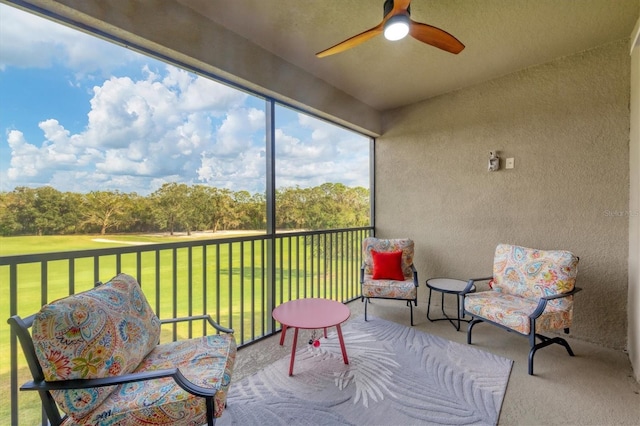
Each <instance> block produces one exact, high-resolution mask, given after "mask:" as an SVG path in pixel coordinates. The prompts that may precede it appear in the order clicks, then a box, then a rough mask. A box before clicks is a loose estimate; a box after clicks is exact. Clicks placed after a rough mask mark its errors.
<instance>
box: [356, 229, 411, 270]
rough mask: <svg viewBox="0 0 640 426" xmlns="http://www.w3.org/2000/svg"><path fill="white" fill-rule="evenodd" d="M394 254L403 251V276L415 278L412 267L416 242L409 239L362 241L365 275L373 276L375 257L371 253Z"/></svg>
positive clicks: (370, 239)
mask: <svg viewBox="0 0 640 426" xmlns="http://www.w3.org/2000/svg"><path fill="white" fill-rule="evenodd" d="M372 250H373V251H377V252H378V253H381V252H393V251H402V275H403V276H404V277H406V278H409V277H412V276H413V271H412V270H411V265H413V251H414V242H413V240H411V239H409V238H399V239H386V240H385V239H379V238H374V237H369V238H365V239H364V240H362V257H363V259H362V261H363V262H364V273H365V274H366V275H372V274H373V256H372V254H371V251H372Z"/></svg>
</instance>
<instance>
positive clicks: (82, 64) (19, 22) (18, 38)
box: [0, 4, 140, 78]
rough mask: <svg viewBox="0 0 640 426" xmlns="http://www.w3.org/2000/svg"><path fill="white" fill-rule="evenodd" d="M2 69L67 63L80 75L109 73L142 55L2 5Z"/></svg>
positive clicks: (103, 74)
mask: <svg viewBox="0 0 640 426" xmlns="http://www.w3.org/2000/svg"><path fill="white" fill-rule="evenodd" d="M0 51H1V52H2V55H0V71H1V70H4V69H6V67H17V68H47V67H50V66H52V65H53V64H54V63H64V64H65V65H66V66H67V67H68V68H70V69H72V70H74V73H75V74H76V76H77V77H79V78H81V77H85V76H87V75H88V74H90V73H99V74H100V75H102V76H103V77H106V76H108V75H109V74H110V73H111V71H112V70H114V69H117V68H120V67H122V66H123V65H124V64H126V63H133V62H136V61H139V60H140V55H139V54H137V53H134V52H131V51H128V50H126V49H123V48H122V47H120V46H116V45H114V44H112V43H109V42H106V41H104V40H101V39H98V38H96V37H93V36H90V35H88V34H85V33H82V32H80V31H77V30H74V29H71V28H69V27H66V26H64V25H61V24H58V23H55V22H52V21H50V20H48V19H45V18H41V17H39V16H36V15H34V14H32V13H28V12H23V11H21V10H18V9H17V8H15V7H11V6H7V5H4V4H0Z"/></svg>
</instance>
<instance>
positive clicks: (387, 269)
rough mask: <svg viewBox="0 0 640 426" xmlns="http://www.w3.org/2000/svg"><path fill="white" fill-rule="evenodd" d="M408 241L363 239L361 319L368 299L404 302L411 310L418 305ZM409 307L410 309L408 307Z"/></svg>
mask: <svg viewBox="0 0 640 426" xmlns="http://www.w3.org/2000/svg"><path fill="white" fill-rule="evenodd" d="M413 248H414V243H413V241H412V240H410V239H408V238H405V239H378V238H373V237H369V238H365V239H364V240H363V241H362V258H363V262H362V266H361V268H360V284H361V286H362V300H363V301H364V303H365V305H364V319H365V321H366V320H367V305H368V304H369V303H370V299H372V298H379V299H398V300H405V301H406V303H407V306H409V308H410V310H411V325H413V306H414V305H415V306H417V305H418V272H417V271H416V268H415V266H414V265H413ZM412 304H413V305H412Z"/></svg>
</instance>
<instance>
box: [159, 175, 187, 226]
mask: <svg viewBox="0 0 640 426" xmlns="http://www.w3.org/2000/svg"><path fill="white" fill-rule="evenodd" d="M151 197H152V199H153V200H154V218H155V220H156V222H157V223H158V225H160V227H161V229H165V230H168V231H169V234H171V235H173V234H174V232H175V231H176V228H179V227H180V225H181V224H182V222H183V221H185V213H184V212H185V209H186V207H187V205H188V203H187V202H188V187H187V185H186V184H184V183H176V182H171V183H165V184H163V185H162V187H161V188H160V189H158V190H157V191H155V192H154V193H153V194H151Z"/></svg>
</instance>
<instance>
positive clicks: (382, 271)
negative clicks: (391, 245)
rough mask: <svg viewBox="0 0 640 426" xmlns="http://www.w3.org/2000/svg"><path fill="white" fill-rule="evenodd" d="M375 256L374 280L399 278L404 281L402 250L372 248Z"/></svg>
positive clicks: (372, 255)
mask: <svg viewBox="0 0 640 426" xmlns="http://www.w3.org/2000/svg"><path fill="white" fill-rule="evenodd" d="M371 257H372V258H373V279H374V280H382V279H387V280H398V281H404V274H403V273H402V252H401V251H391V252H377V251H375V250H371Z"/></svg>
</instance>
